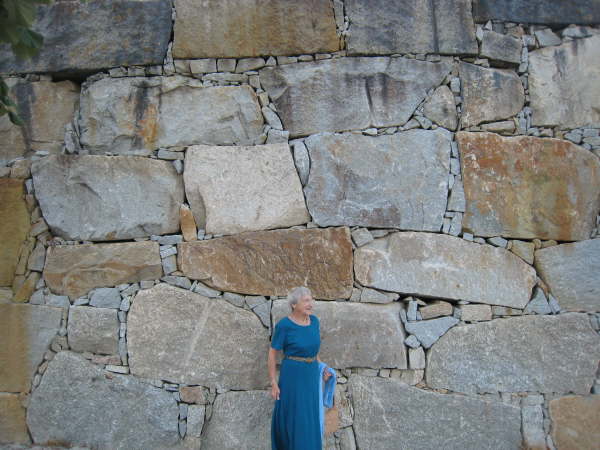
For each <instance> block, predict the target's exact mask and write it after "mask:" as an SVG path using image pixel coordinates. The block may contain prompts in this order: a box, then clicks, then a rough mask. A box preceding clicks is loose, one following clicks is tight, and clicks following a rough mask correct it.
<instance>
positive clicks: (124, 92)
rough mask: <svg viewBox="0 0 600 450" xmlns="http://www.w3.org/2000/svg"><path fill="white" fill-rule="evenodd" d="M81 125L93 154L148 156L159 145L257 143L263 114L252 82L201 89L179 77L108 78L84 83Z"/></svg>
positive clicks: (86, 147) (198, 82)
mask: <svg viewBox="0 0 600 450" xmlns="http://www.w3.org/2000/svg"><path fill="white" fill-rule="evenodd" d="M79 127H80V129H81V144H82V145H83V147H84V148H85V149H87V150H89V151H90V152H91V153H92V154H103V153H107V152H108V153H118V154H138V155H148V154H150V153H151V152H152V151H153V150H156V149H157V148H159V147H173V146H186V145H193V144H207V145H252V144H254V143H255V141H257V140H258V139H259V136H260V134H261V133H262V127H263V116H262V113H261V111H260V107H259V105H258V99H257V97H256V94H255V93H254V91H253V90H252V89H251V88H250V87H249V86H215V87H202V83H201V82H200V81H199V80H194V79H191V78H184V77H179V76H175V77H152V78H141V77H140V78H119V79H115V78H104V79H102V80H99V81H96V82H93V83H89V84H85V85H84V87H83V90H82V93H81V113H80V119H79Z"/></svg>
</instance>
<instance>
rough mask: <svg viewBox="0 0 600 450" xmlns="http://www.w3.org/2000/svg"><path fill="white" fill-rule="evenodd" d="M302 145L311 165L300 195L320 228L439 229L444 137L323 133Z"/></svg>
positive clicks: (446, 158) (444, 187) (446, 150)
mask: <svg viewBox="0 0 600 450" xmlns="http://www.w3.org/2000/svg"><path fill="white" fill-rule="evenodd" d="M305 144H306V147H307V148H308V151H309V153H310V162H311V164H310V176H309V179H308V183H307V185H306V186H305V188H304V192H305V195H306V202H307V204H308V209H309V211H310V213H311V216H312V217H313V221H314V222H316V223H317V224H319V225H320V226H335V225H348V226H356V225H358V226H365V227H380V228H401V229H408V230H418V231H439V230H440V229H441V227H442V220H443V217H444V212H445V210H446V202H447V198H448V171H449V170H450V136H449V133H447V132H445V131H442V130H436V131H428V130H410V131H406V132H402V133H396V134H394V135H391V136H388V135H382V136H377V137H369V136H363V135H357V134H350V133H347V134H329V133H327V134H317V135H313V136H310V137H309V138H308V139H306V141H305Z"/></svg>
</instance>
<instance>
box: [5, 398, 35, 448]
mask: <svg viewBox="0 0 600 450" xmlns="http://www.w3.org/2000/svg"><path fill="white" fill-rule="evenodd" d="M29 442H30V440H29V434H27V425H26V424H25V408H23V405H22V404H21V400H20V399H19V396H18V395H17V394H6V393H0V444H29Z"/></svg>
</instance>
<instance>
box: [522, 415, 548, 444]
mask: <svg viewBox="0 0 600 450" xmlns="http://www.w3.org/2000/svg"><path fill="white" fill-rule="evenodd" d="M521 417H522V428H523V441H524V442H523V443H524V444H525V445H526V446H527V447H528V448H532V449H535V448H546V436H545V434H544V425H543V423H544V413H543V411H542V407H541V406H540V405H526V406H523V410H522V413H521Z"/></svg>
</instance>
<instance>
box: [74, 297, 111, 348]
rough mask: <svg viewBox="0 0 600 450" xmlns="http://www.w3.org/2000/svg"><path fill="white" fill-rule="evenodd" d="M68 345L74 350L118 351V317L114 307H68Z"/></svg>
mask: <svg viewBox="0 0 600 450" xmlns="http://www.w3.org/2000/svg"><path fill="white" fill-rule="evenodd" d="M68 323H69V325H68V328H67V330H68V333H69V347H70V348H71V349H72V350H73V351H76V352H80V353H83V352H91V353H99V354H104V355H116V354H118V353H119V319H118V318H117V310H116V309H108V308H92V307H89V306H73V307H71V308H69V322H68Z"/></svg>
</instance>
